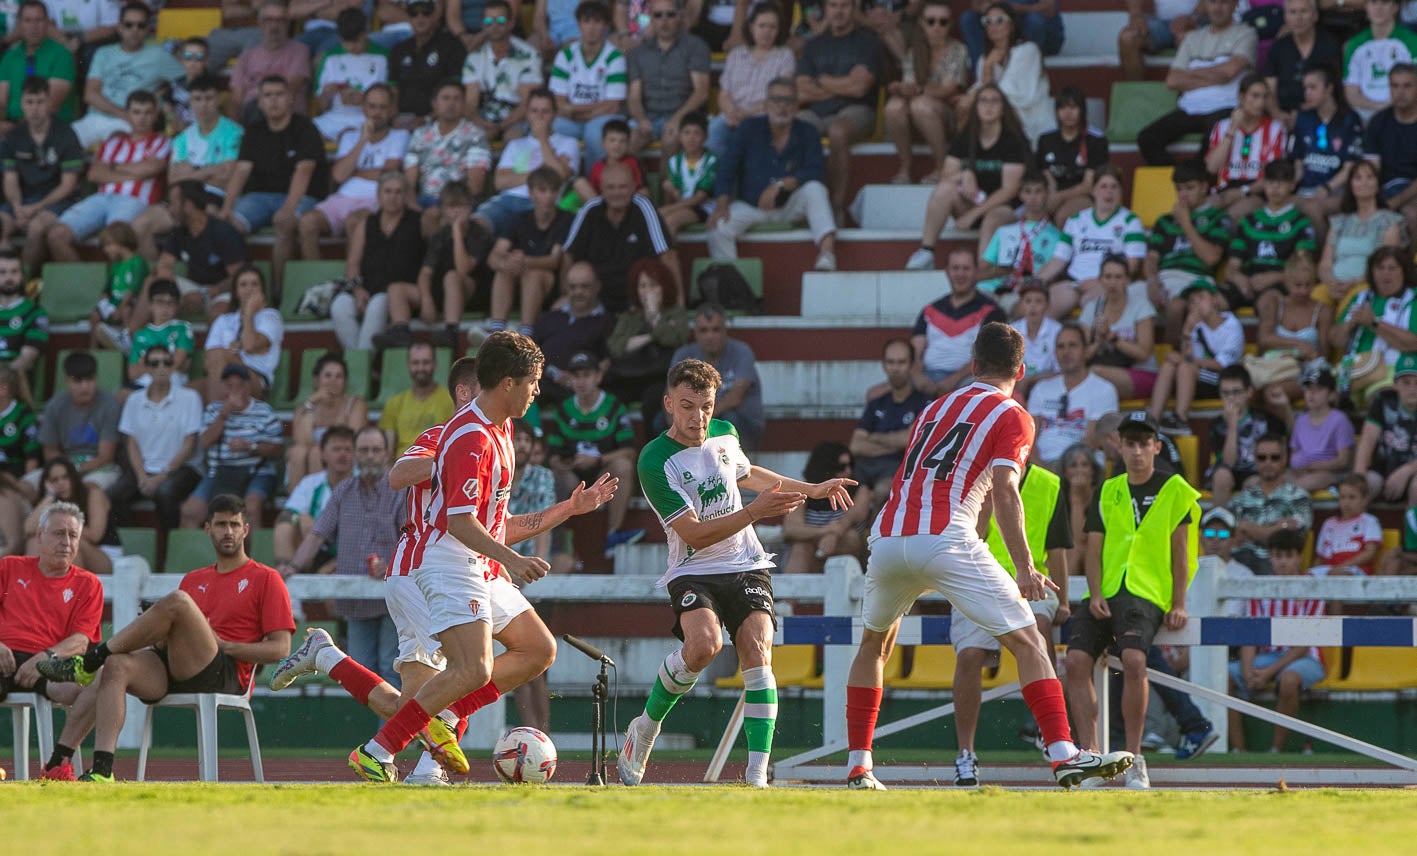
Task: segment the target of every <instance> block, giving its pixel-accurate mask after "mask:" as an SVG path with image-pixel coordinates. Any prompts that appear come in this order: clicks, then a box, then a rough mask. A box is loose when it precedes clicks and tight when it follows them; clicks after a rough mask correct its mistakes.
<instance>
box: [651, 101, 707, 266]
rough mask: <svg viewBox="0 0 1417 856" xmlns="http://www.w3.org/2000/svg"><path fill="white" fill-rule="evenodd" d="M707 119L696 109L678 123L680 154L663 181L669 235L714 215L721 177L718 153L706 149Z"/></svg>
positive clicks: (662, 209)
mask: <svg viewBox="0 0 1417 856" xmlns="http://www.w3.org/2000/svg"><path fill="white" fill-rule="evenodd" d="M707 141H708V119H706V118H704V114H703V113H700V112H698V111H697V110H695V111H694V112H692V113H690V114H689V115H687V116H685V117H684V118H683V120H681V121H680V123H679V153H678V154H676V155H674V156H673V157H671V158H670V159H669V160H668V162H667V163H666V164H665V166H664V172H665V177H664V180H663V181H661V182H660V195H661V197H662V198H663V199H664V204H663V205H661V206H659V216H661V217H663V218H664V225H665V226H667V227H669V235H670V237H671V238H672V237H675V236H676V235H678V234H679V230H680V229H682V228H684V227H685V226H688V225H689V224H691V223H704V222H706V221H707V220H708V218H709V217H710V216H712V215H713V207H714V205H713V199H714V181H715V179H716V178H717V176H718V156H717V155H715V154H714V153H713V152H710V151H707V150H706V149H705V148H704V144H705V143H706V142H707Z"/></svg>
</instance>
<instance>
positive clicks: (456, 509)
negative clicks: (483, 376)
mask: <svg viewBox="0 0 1417 856" xmlns="http://www.w3.org/2000/svg"><path fill="white" fill-rule="evenodd" d="M515 463H516V453H515V450H514V449H513V448H512V423H511V420H508V421H506V422H503V423H502V424H501V425H493V424H492V423H491V422H489V421H488V420H487V416H486V414H484V413H483V412H482V410H481V409H480V408H479V407H478V406H477V401H476V400H475V399H474V400H473V401H470V402H468V403H467V404H466V405H464V406H463V408H462V409H461V410H459V411H458V412H457V413H455V414H453V418H452V419H449V420H448V422H447V424H446V425H444V426H443V436H442V437H440V438H439V440H438V454H437V457H435V458H434V459H433V483H434V492H433V501H432V503H431V504H430V505H429V507H428V519H429V521H430V522H431V524H432V530H433V531H432V532H431V533H429V543H430V545H431V544H436V543H439V542H441V541H442V540H443V539H444V538H446V537H451V536H449V535H448V518H450V517H453V516H456V515H459V514H475V515H476V516H477V519H478V521H479V522H480V523H481V524H482V525H483V527H485V528H486V529H487V531H488V533H490V534H491V535H492V537H493V538H495V539H496V540H498V541H503V540H504V538H505V535H506V528H507V502H508V501H509V500H510V499H511V496H512V472H513V470H514V467H515ZM452 543H453V546H457V547H458V548H460V549H462V550H465V551H466V552H467V554H468V555H469V556H474V557H476V558H479V559H481V560H483V561H486V562H488V564H489V565H491V568H492V572H493V574H494V575H495V574H499V573H501V570H502V568H501V566H500V565H498V564H497V563H496V562H492V561H490V560H488V559H486V558H485V557H482V556H481V555H479V554H477V553H474V552H473V551H472V550H470V549H467V547H466V546H465V545H462V544H460V543H459V542H457V539H456V538H454V539H453V542H452Z"/></svg>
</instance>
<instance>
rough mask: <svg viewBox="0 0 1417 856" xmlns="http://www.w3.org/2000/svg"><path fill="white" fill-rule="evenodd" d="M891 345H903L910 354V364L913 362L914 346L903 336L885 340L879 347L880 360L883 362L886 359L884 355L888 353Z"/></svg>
mask: <svg viewBox="0 0 1417 856" xmlns="http://www.w3.org/2000/svg"><path fill="white" fill-rule="evenodd" d="M892 345H904V346H905V349H906V350H907V351H909V352H910V361H911V362H912V363H913V362H915V345H914V344H912V343H911V341H910V340H909V339H907V338H905V337H904V336H892V337H891V338H889V339H887V340H886V343H885V344H884V345H882V346H881V359H883V360H884V359H885V358H886V354H888V353H890V350H891V346H892Z"/></svg>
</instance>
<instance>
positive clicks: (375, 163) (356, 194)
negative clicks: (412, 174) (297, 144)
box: [330, 128, 408, 199]
mask: <svg viewBox="0 0 1417 856" xmlns="http://www.w3.org/2000/svg"><path fill="white" fill-rule="evenodd" d="M358 143H359V129H358V128H349V129H347V130H345V131H344V132H342V133H341V134H340V135H339V143H338V144H337V145H336V148H335V156H334V158H333V159H332V160H331V161H330V162H331V163H333V162H334V161H336V160H339V159H340V158H342V157H344V156H345V155H347V154H349V153H350V152H352V151H354V147H355V146H356V145H357V144H358ZM407 150H408V131H400V130H399V129H397V128H393V129H390V131H389V132H388V133H387V134H385V135H384V138H383V139H382V140H377V141H375V140H370V141H369V142H367V143H365V144H364V149H363V150H362V151H360V153H359V163H357V164H356V165H355V169H357V170H360V169H383V167H384V164H386V163H388V162H389V161H393V162H394V163H395V164H396V166H395V167H394V168H395V169H397V168H398V167H397V164H401V163H403V154H404V152H405V151H407ZM335 192H336V193H338V194H339V195H340V196H348V197H350V198H353V199H373V198H374V197H376V196H378V195H379V182H377V181H374V180H372V179H368V178H362V177H360V176H358V175H352V176H350V177H349V178H347V179H345V182H344V184H341V185H340V186H339V190H337V191H335Z"/></svg>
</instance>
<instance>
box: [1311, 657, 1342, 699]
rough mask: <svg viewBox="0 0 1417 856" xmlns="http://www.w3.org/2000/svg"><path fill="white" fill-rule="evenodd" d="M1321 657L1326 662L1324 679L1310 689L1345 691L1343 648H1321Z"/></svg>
mask: <svg viewBox="0 0 1417 856" xmlns="http://www.w3.org/2000/svg"><path fill="white" fill-rule="evenodd" d="M1319 656H1320V657H1322V658H1323V661H1324V672H1325V674H1324V679H1323V680H1321V681H1319V682H1318V683H1316V684H1314V685H1313V686H1312V687H1310V689H1315V690H1342V689H1343V649H1342V648H1337V647H1334V648H1320V649H1319Z"/></svg>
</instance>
